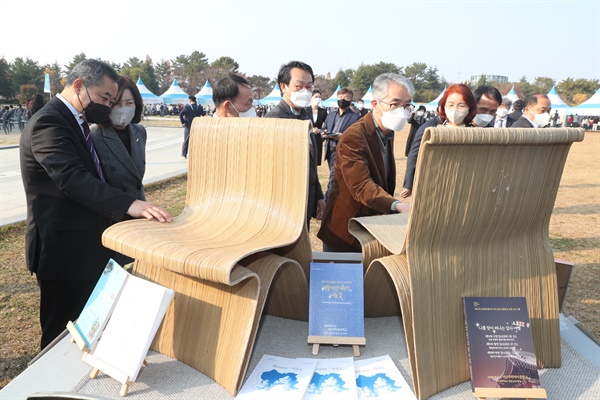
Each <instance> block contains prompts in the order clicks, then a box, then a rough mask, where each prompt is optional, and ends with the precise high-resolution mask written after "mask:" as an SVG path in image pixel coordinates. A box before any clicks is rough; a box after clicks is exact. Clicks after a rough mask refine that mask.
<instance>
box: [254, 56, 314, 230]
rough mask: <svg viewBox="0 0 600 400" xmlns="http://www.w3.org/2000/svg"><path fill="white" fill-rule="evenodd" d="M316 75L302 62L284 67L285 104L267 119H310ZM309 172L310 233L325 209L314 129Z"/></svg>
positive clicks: (281, 75)
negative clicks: (312, 223) (308, 110)
mask: <svg viewBox="0 0 600 400" xmlns="http://www.w3.org/2000/svg"><path fill="white" fill-rule="evenodd" d="M313 82H314V74H313V70H312V68H311V67H310V65H308V64H305V63H303V62H301V61H290V62H289V63H287V64H285V65H282V66H281V68H280V69H279V74H278V75H277V83H278V84H279V88H280V89H281V97H282V100H281V102H280V103H279V104H278V105H276V106H275V107H274V108H273V109H272V110H271V111H269V112H268V113H267V114H266V115H265V118H286V119H299V120H307V119H310V117H309V115H308V112H307V110H306V108H307V107H308V106H310V99H311V98H312V92H313V90H314V86H313ZM308 145H309V153H310V160H309V173H308V206H307V209H306V227H307V228H308V229H309V230H310V219H311V218H312V217H314V218H316V219H321V218H322V217H323V210H324V209H325V201H324V200H323V190H322V189H321V184H320V183H319V177H318V175H317V161H316V158H315V153H316V148H317V142H316V139H315V134H314V133H313V132H312V128H311V129H310V132H309V142H308Z"/></svg>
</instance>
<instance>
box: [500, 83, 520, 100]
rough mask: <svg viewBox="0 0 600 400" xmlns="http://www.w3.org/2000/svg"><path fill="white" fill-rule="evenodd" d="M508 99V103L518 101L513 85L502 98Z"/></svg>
mask: <svg viewBox="0 0 600 400" xmlns="http://www.w3.org/2000/svg"><path fill="white" fill-rule="evenodd" d="M504 97H506V98H508V99H510V101H512V102H513V103H514V102H515V101H517V100H519V96H517V92H515V85H513V86H512V87H511V88H510V91H509V92H508V94H507V95H506V96H504Z"/></svg>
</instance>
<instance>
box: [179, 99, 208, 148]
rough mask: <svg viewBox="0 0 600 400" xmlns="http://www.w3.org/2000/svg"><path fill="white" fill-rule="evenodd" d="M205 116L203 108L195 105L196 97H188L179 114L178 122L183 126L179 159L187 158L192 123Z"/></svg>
mask: <svg viewBox="0 0 600 400" xmlns="http://www.w3.org/2000/svg"><path fill="white" fill-rule="evenodd" d="M203 115H206V112H204V108H202V106H199V105H198V103H196V96H190V97H188V104H186V106H185V107H183V110H181V112H180V113H179V121H181V126H183V146H182V147H181V157H184V158H187V155H188V147H189V145H190V128H191V127H192V121H193V120H194V118H196V117H201V116H203Z"/></svg>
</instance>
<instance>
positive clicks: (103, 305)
mask: <svg viewBox="0 0 600 400" xmlns="http://www.w3.org/2000/svg"><path fill="white" fill-rule="evenodd" d="M173 294H174V292H173V290H171V289H167V288H165V287H163V286H160V285H157V284H156V283H153V282H149V281H146V280H145V279H142V278H139V277H136V276H133V275H131V274H129V273H128V272H126V271H125V270H123V268H121V266H119V265H118V264H117V263H116V262H115V261H113V260H110V261H109V263H108V264H107V266H106V268H105V270H104V272H103V275H102V276H101V277H100V279H99V280H98V283H97V285H96V287H95V288H94V291H93V292H92V296H91V297H90V299H89V300H88V302H87V304H86V306H85V307H84V309H83V311H82V312H81V315H80V317H79V318H78V319H77V321H76V322H75V323H72V322H69V324H68V326H67V328H68V329H69V332H70V333H71V335H72V336H73V338H74V339H75V341H76V342H77V344H78V346H79V347H80V349H82V350H83V351H85V352H86V353H85V354H84V357H83V360H84V361H85V362H87V363H88V364H90V365H92V366H93V367H94V368H95V370H96V372H93V374H95V373H97V370H99V371H102V372H104V373H106V374H108V375H110V376H111V377H113V378H114V379H116V380H117V381H119V382H121V383H122V384H123V385H124V386H123V388H122V392H121V393H122V395H124V394H126V393H127V388H126V386H127V385H129V384H130V383H131V382H134V381H135V380H136V379H137V376H138V373H139V371H140V369H141V367H142V364H143V362H144V359H145V357H146V354H147V353H148V349H149V348H150V344H151V343H152V340H153V339H154V336H155V335H156V331H157V330H158V327H159V326H160V323H161V322H162V319H163V318H164V316H165V313H166V312H167V308H168V307H169V304H170V303H171V300H172V298H173ZM107 320H108V322H107ZM103 327H105V328H104V329H102V328H103Z"/></svg>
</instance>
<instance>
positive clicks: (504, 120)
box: [490, 97, 516, 128]
mask: <svg viewBox="0 0 600 400" xmlns="http://www.w3.org/2000/svg"><path fill="white" fill-rule="evenodd" d="M511 106H512V100H511V99H509V98H508V97H503V98H502V103H501V104H500V107H498V110H497V111H496V116H495V117H494V119H493V120H492V122H491V123H490V125H491V126H493V127H494V128H510V127H511V126H512V124H514V123H515V121H516V120H515V119H513V118H512V117H511V116H510V115H509V114H508V111H509V110H510V107H511Z"/></svg>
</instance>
